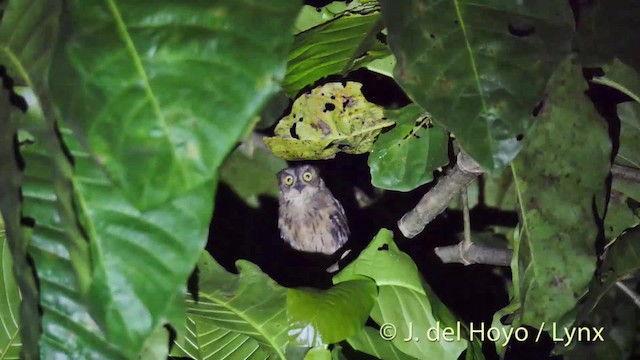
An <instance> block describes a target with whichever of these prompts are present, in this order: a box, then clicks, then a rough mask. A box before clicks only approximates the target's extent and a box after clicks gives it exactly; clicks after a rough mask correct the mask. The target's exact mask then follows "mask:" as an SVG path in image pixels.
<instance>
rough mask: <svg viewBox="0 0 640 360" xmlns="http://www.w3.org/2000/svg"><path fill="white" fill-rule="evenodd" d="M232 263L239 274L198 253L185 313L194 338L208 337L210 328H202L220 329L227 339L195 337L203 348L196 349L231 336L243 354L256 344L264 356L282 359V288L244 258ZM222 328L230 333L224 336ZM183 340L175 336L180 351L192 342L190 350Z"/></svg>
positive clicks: (284, 342) (221, 343)
mask: <svg viewBox="0 0 640 360" xmlns="http://www.w3.org/2000/svg"><path fill="white" fill-rule="evenodd" d="M236 267H237V268H238V270H239V274H238V275H236V274H232V273H229V272H227V271H226V270H225V269H224V268H223V267H222V266H221V265H219V264H218V263H217V262H216V261H215V260H214V259H213V257H211V255H210V254H209V253H208V252H206V251H205V252H203V253H202V256H201V257H200V260H199V262H198V271H199V275H198V301H195V300H193V299H192V297H191V296H189V297H188V298H187V312H188V313H187V316H188V318H189V319H191V320H192V322H193V323H194V324H192V325H191V326H195V327H196V329H197V331H196V335H195V337H197V338H201V337H203V336H207V335H208V334H207V333H208V332H209V331H211V330H205V329H219V334H221V335H222V334H225V336H227V339H225V340H220V341H218V342H217V343H216V347H212V346H206V345H205V344H207V343H203V342H202V341H200V346H201V347H202V346H206V347H207V349H203V348H199V349H196V350H197V351H199V352H200V353H201V354H202V352H203V351H207V352H208V351H210V352H211V353H215V352H216V351H220V349H223V348H226V346H228V345H227V344H228V343H230V342H231V341H232V340H233V341H235V342H236V343H237V344H236V345H238V346H242V348H243V349H244V350H243V353H246V351H248V350H250V349H255V348H256V347H255V344H258V345H259V347H260V349H261V351H263V352H264V353H267V354H269V356H273V357H274V358H279V359H282V360H285V359H286V356H285V352H284V351H285V347H286V345H287V341H288V336H287V330H288V323H287V314H286V304H287V289H286V288H284V287H281V286H280V285H278V284H277V283H276V282H275V281H273V280H272V279H270V278H269V277H268V276H267V275H266V274H264V273H263V272H262V271H261V270H260V268H259V267H258V266H257V265H254V264H252V263H250V262H248V261H246V260H238V261H237V262H236ZM210 325H213V326H214V327H211V326H210ZM223 330H226V331H228V332H231V333H233V334H232V335H226V334H227V333H226V332H223ZM189 336H190V337H191V338H193V337H194V335H193V334H190V335H189ZM184 341H185V340H180V339H178V342H177V343H178V344H180V346H181V347H182V348H183V349H184V350H186V351H188V352H191V351H193V346H192V345H191V349H192V350H189V347H188V346H187V345H186V343H185V342H184ZM254 341H255V342H254ZM218 346H219V347H218ZM208 349H209V350H208ZM245 350H246V351H245Z"/></svg>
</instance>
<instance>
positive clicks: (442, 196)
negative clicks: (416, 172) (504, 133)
mask: <svg viewBox="0 0 640 360" xmlns="http://www.w3.org/2000/svg"><path fill="white" fill-rule="evenodd" d="M483 172H484V170H482V168H481V167H480V165H478V164H477V163H476V162H475V161H474V160H473V159H472V158H470V157H469V156H467V155H466V154H465V153H464V152H462V151H461V152H460V153H458V161H457V163H456V165H455V166H454V167H453V168H451V169H450V170H449V171H448V172H447V174H446V175H445V176H444V177H442V179H440V181H438V183H436V184H435V185H434V186H433V188H431V190H429V191H428V192H427V193H426V194H425V195H424V196H423V197H422V199H420V202H418V205H416V207H415V208H413V209H412V210H411V211H409V212H408V213H406V214H405V215H404V216H403V217H402V218H401V219H400V220H399V221H398V228H399V229H400V231H401V232H402V234H403V235H404V236H405V237H407V238H414V237H415V236H416V235H418V234H420V233H421V232H422V230H424V228H425V226H427V224H428V223H430V222H431V221H432V220H433V219H435V217H436V216H438V215H440V213H442V212H443V211H444V210H446V208H447V207H448V206H449V204H450V203H451V201H452V200H453V199H454V198H455V197H456V196H457V195H458V194H459V193H460V191H461V190H463V189H466V188H467V186H469V184H470V183H471V182H472V181H473V180H474V179H475V178H477V177H478V176H480V174H482V173H483Z"/></svg>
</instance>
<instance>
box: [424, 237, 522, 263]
mask: <svg viewBox="0 0 640 360" xmlns="http://www.w3.org/2000/svg"><path fill="white" fill-rule="evenodd" d="M463 244H464V241H461V242H460V243H458V244H457V245H449V246H440V247H437V248H435V249H434V252H435V253H436V255H438V257H439V258H440V260H442V262H443V263H445V264H448V263H460V264H465V265H471V264H486V265H497V266H510V265H511V257H512V256H513V251H511V250H509V249H504V248H496V247H490V246H485V245H479V244H474V243H471V244H470V245H469V246H468V247H465V246H463Z"/></svg>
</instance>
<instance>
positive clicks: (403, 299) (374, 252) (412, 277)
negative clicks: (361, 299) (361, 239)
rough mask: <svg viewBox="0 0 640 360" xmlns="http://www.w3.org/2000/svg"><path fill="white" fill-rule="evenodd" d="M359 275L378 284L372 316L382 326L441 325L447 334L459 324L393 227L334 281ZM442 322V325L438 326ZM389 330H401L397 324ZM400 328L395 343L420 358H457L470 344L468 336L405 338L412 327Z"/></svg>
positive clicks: (420, 330)
mask: <svg viewBox="0 0 640 360" xmlns="http://www.w3.org/2000/svg"><path fill="white" fill-rule="evenodd" d="M358 276H367V277H370V278H372V279H373V280H374V281H375V282H376V284H377V285H378V298H377V301H376V304H375V305H374V307H373V309H372V310H371V318H372V319H373V320H374V321H375V322H376V323H377V324H378V325H379V326H383V325H385V324H393V325H392V326H394V327H395V324H413V326H414V327H415V329H416V330H415V331H416V334H424V333H425V332H426V331H427V329H430V328H437V332H438V336H444V335H443V332H444V329H445V328H447V327H449V328H455V327H456V324H455V318H454V317H453V315H452V314H451V313H450V312H449V311H448V310H447V309H446V307H444V306H442V304H441V303H440V300H439V299H438V298H437V297H436V296H435V294H433V292H432V291H431V289H429V288H428V287H427V288H425V287H423V285H422V280H421V276H420V273H419V272H418V270H417V268H416V265H415V264H414V263H413V261H412V260H411V257H409V256H408V255H407V254H405V253H403V252H402V251H400V249H398V247H397V245H396V244H395V243H394V242H393V238H392V233H391V232H390V231H389V230H387V229H382V230H380V232H379V233H378V235H377V236H376V237H375V238H374V239H373V241H371V243H370V244H369V246H367V248H366V249H365V250H364V251H363V252H362V253H361V254H360V256H359V257H358V259H356V260H355V261H354V262H353V263H351V264H349V265H348V266H347V267H346V268H345V269H344V270H342V271H341V272H340V273H339V274H338V275H336V276H335V277H334V282H335V283H338V284H340V283H342V282H344V281H348V280H351V279H354V278H355V279H357V278H358ZM438 310H442V311H438ZM440 322H442V327H440V326H438V325H439V324H440ZM389 330H391V331H392V332H394V331H398V329H397V328H392V329H389ZM400 330H402V332H399V333H397V334H394V336H392V338H391V339H390V340H391V343H392V344H393V345H394V346H395V347H396V348H398V349H399V350H400V351H402V352H403V353H405V354H407V355H410V356H413V357H415V358H417V359H425V358H431V357H434V358H438V359H457V358H458V356H459V355H460V353H461V352H462V351H463V350H464V349H465V348H466V347H467V341H466V340H465V337H464V336H461V339H460V340H454V341H429V340H427V339H422V340H423V341H405V340H404V339H405V337H406V336H408V335H409V330H408V329H400ZM458 335H459V333H458V332H456V333H454V334H453V339H455V338H456V337H458ZM434 336H436V335H434ZM466 338H467V339H468V336H467V337H466ZM374 348H375V346H374ZM371 350H373V349H371ZM376 351H377V350H376ZM371 353H374V352H373V351H372V352H371Z"/></svg>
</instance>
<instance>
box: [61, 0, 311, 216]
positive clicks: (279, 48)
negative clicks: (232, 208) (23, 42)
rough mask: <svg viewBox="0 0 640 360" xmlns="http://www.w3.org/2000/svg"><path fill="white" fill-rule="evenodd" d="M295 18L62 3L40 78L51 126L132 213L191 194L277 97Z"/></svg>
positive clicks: (168, 3) (274, 11)
mask: <svg viewBox="0 0 640 360" xmlns="http://www.w3.org/2000/svg"><path fill="white" fill-rule="evenodd" d="M298 10H299V2H298V1H297V0H270V1H263V0H249V1H244V2H237V1H233V0H223V1H217V2H213V3H212V2H209V1H196V2H188V3H187V2H184V1H179V0H162V1H120V2H99V3H97V4H94V5H92V6H91V8H90V9H89V8H87V5H86V4H85V2H83V1H70V2H69V4H68V6H67V8H66V11H65V12H64V17H63V19H62V21H64V22H65V23H66V24H68V26H67V27H66V28H65V29H66V32H65V34H64V37H63V38H62V39H61V41H60V45H59V48H58V52H57V55H56V58H55V62H54V67H53V69H54V71H52V77H51V86H52V88H53V93H54V94H55V95H56V102H57V105H58V107H59V110H60V112H61V115H62V118H63V120H64V122H65V123H67V124H70V125H71V126H72V128H73V129H74V131H75V134H76V136H78V137H80V138H81V139H82V142H83V143H84V144H85V145H86V146H87V150H88V152H89V154H90V155H91V156H93V157H95V158H98V159H99V161H100V163H101V164H102V165H103V166H104V168H105V170H106V172H107V174H108V175H109V177H110V178H111V179H113V181H114V184H116V185H117V186H118V187H120V188H122V189H123V191H124V195H125V197H126V198H127V199H128V200H129V201H130V202H131V203H132V204H133V205H134V206H135V207H136V208H138V209H147V208H151V207H154V206H156V205H158V204H161V203H163V202H166V201H169V200H170V199H173V198H175V197H176V196H178V195H180V194H186V193H188V192H190V191H193V190H195V189H197V188H199V187H201V186H203V185H204V184H205V183H208V182H210V181H211V180H212V179H213V178H214V177H215V174H216V171H217V168H218V166H219V165H220V164H221V163H222V160H223V159H224V157H225V156H226V154H227V153H228V152H229V150H230V149H231V147H232V145H233V144H234V143H235V142H236V141H237V139H238V138H239V137H240V136H241V135H242V134H243V133H244V131H245V129H246V128H247V127H248V125H249V124H250V120H251V119H252V117H253V116H254V115H255V114H256V113H257V112H258V111H259V110H260V108H261V107H262V106H263V105H264V104H265V103H266V101H267V100H268V99H269V97H270V96H271V95H272V94H273V93H275V92H276V90H277V89H278V82H279V80H280V79H282V77H283V76H284V70H285V60H286V53H287V50H288V47H289V45H290V43H291V40H292V36H291V29H292V26H293V22H294V20H295V15H296V13H297V11H298ZM132 169H135V171H131V170H132Z"/></svg>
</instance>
